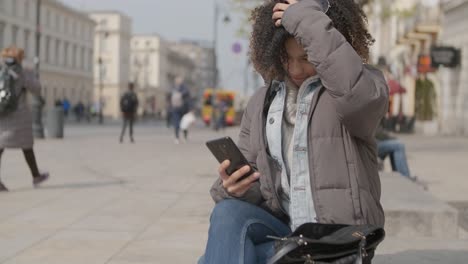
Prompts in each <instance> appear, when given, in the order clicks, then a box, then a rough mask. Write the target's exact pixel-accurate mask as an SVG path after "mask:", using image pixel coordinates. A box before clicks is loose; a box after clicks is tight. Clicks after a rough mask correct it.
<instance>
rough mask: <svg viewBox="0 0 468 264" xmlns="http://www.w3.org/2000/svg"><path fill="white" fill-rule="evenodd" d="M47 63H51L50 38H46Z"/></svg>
mask: <svg viewBox="0 0 468 264" xmlns="http://www.w3.org/2000/svg"><path fill="white" fill-rule="evenodd" d="M44 57H45V62H47V63H50V61H51V59H50V37H49V36H46V38H45V56H44Z"/></svg>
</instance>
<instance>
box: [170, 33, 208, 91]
mask: <svg viewBox="0 0 468 264" xmlns="http://www.w3.org/2000/svg"><path fill="white" fill-rule="evenodd" d="M171 49H172V50H173V51H175V52H177V53H180V54H182V55H184V56H186V57H188V58H189V59H190V60H192V62H193V64H194V70H193V72H192V79H193V86H194V87H192V90H193V96H194V97H195V98H196V99H197V100H198V99H200V98H202V96H203V91H204V90H205V89H206V88H213V86H214V79H215V78H214V77H215V74H216V72H217V71H216V69H215V65H216V64H215V61H214V60H215V57H214V51H213V48H212V47H210V46H208V45H206V44H205V45H204V44H202V43H199V42H196V41H189V40H182V41H180V42H178V43H175V44H174V45H171Z"/></svg>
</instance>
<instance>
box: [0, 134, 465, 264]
mask: <svg viewBox="0 0 468 264" xmlns="http://www.w3.org/2000/svg"><path fill="white" fill-rule="evenodd" d="M119 132H120V131H119V128H118V127H117V126H104V127H97V126H92V125H91V126H73V127H70V128H68V129H67V131H66V138H65V140H46V141H38V142H37V145H36V151H37V156H38V161H39V165H40V167H41V168H44V169H45V168H47V169H49V170H50V172H51V179H50V181H49V182H47V183H46V184H44V186H43V187H41V188H39V189H33V188H32V184H31V178H30V177H29V172H28V169H27V167H26V164H25V162H24V160H23V157H22V154H21V153H20V152H18V151H6V152H5V154H4V157H3V160H2V164H1V165H2V168H1V177H2V179H3V181H4V183H5V184H6V185H7V186H8V187H9V188H10V189H11V192H9V193H2V194H0V263H2V264H64V263H67V264H73V263H80V264H81V263H87V264H88V263H89V264H94V263H96V264H103V263H106V264H130V263H132V264H149V263H196V260H197V258H198V256H200V255H201V254H202V252H203V249H204V246H205V241H206V233H207V228H208V218H209V213H210V210H211V208H212V206H213V202H212V201H211V198H210V197H209V194H208V189H209V187H210V185H211V183H212V182H213V181H214V179H215V178H216V173H215V169H216V167H217V162H216V161H215V159H214V158H212V157H211V154H210V153H209V152H208V150H207V149H206V147H205V146H204V142H205V141H206V140H208V139H212V138H214V137H218V136H222V135H225V134H226V135H233V136H235V135H236V130H235V129H234V130H232V129H230V130H228V131H227V132H225V133H218V134H217V133H214V132H211V131H208V130H203V129H200V128H197V129H196V130H195V131H193V132H192V135H191V136H192V137H191V140H190V141H189V142H188V143H186V144H180V145H174V144H173V138H172V133H171V131H169V130H167V129H166V128H163V127H153V126H150V125H145V126H139V127H137V128H136V140H137V143H136V144H134V145H132V144H129V143H126V144H122V145H120V144H118V134H119ZM407 140H408V141H412V140H413V138H405V141H407ZM415 140H416V139H415ZM437 142H438V141H437ZM442 142H444V141H443V140H442ZM412 144H413V143H410V144H409V146H408V148H409V151H410V153H409V154H410V155H409V156H410V163H411V165H412V168H413V171H415V172H416V173H417V174H418V176H420V175H422V173H423V172H426V170H425V168H426V167H429V165H432V164H434V159H432V158H433V157H437V159H436V161H437V165H438V166H437V169H438V170H439V169H440V170H443V171H447V169H443V168H444V166H450V165H456V164H462V163H463V162H462V161H458V162H459V163H456V162H457V161H454V160H452V159H453V158H454V157H455V158H456V157H460V158H461V159H463V157H465V156H463V155H465V154H466V152H463V151H464V150H463V151H461V150H460V149H459V148H456V150H457V151H458V152H457V153H456V154H453V152H452V151H451V150H450V149H449V150H447V152H446V153H445V155H442V156H441V157H438V155H437V153H434V154H432V153H433V152H432V151H433V150H432V149H422V148H421V147H420V146H421V145H420V143H417V141H415V143H414V148H413V145H412ZM421 144H429V143H428V142H426V141H423V142H422V143H421ZM434 144H436V143H434ZM442 145H445V143H443V144H442ZM454 145H456V146H458V145H459V144H454ZM435 146H436V149H437V144H436V145H435ZM413 149H415V151H414V152H412V150H413ZM460 153H462V154H460ZM463 153H464V154H463ZM439 156H440V155H439ZM444 157H448V159H449V161H447V160H445V159H444ZM466 160H468V159H465V162H466ZM426 162H430V163H426ZM451 162H453V163H451ZM461 168H463V167H461ZM434 170H435V169H434ZM428 171H431V170H428ZM459 171H461V170H459ZM419 172H421V173H419ZM452 172H453V174H451V173H452ZM456 173H457V169H456V168H452V169H451V171H447V173H446V174H440V175H443V177H444V178H440V177H441V176H439V179H438V180H437V181H436V180H435V179H436V178H437V175H436V173H434V174H430V175H433V176H430V177H431V178H428V179H427V180H428V182H429V191H430V192H432V191H433V190H434V193H435V195H436V196H439V197H442V198H444V197H446V196H443V191H442V190H443V188H451V189H449V190H450V192H452V193H451V194H450V196H448V195H447V197H448V198H453V199H448V198H447V200H450V201H452V200H457V201H461V200H463V199H462V198H463V195H462V194H463V193H462V192H463V191H464V193H465V194H466V193H467V191H466V190H465V189H464V187H463V186H467V184H468V179H463V178H462V177H459V176H457V175H459V174H456ZM460 173H461V172H460ZM451 175H452V176H453V175H455V176H453V177H454V178H449V177H451ZM428 177H429V176H428ZM455 177H457V178H455ZM451 180H459V181H460V182H458V184H453V183H450V184H448V183H443V182H445V181H451ZM452 187H453V188H452ZM438 190H440V192H439V191H438ZM442 198H441V199H442ZM465 199H467V200H468V198H467V197H466V195H465ZM467 257H468V241H466V240H462V239H459V240H451V241H443V242H442V241H441V240H437V239H431V238H415V237H413V238H401V237H391V236H390V237H388V238H387V239H386V241H385V243H384V244H382V247H381V248H380V249H379V256H378V257H377V258H376V261H375V263H382V264H383V263H385V264H386V263H466V261H465V259H467Z"/></svg>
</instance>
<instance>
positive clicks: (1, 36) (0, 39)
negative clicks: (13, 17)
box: [0, 0, 5, 49]
mask: <svg viewBox="0 0 468 264" xmlns="http://www.w3.org/2000/svg"><path fill="white" fill-rule="evenodd" d="M0 1H3V0H0ZM4 42H5V23H3V22H0V49H3V47H4V45H5V43H4Z"/></svg>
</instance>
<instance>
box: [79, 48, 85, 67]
mask: <svg viewBox="0 0 468 264" xmlns="http://www.w3.org/2000/svg"><path fill="white" fill-rule="evenodd" d="M85 54H86V51H85V48H81V55H80V58H81V61H80V63H81V65H80V68H81V69H82V70H86V66H85V65H86V58H85Z"/></svg>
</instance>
